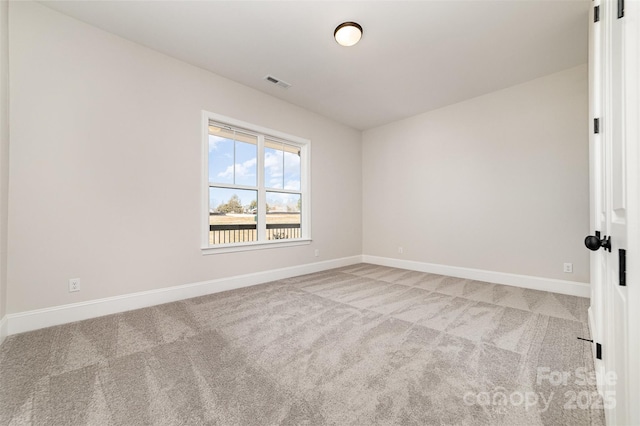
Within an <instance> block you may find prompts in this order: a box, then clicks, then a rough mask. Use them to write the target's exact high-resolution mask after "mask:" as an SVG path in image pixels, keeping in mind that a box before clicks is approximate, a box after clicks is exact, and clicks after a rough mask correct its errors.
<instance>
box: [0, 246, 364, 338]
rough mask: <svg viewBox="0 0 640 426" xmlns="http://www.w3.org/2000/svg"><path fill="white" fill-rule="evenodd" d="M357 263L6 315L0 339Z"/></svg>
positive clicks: (344, 262)
mask: <svg viewBox="0 0 640 426" xmlns="http://www.w3.org/2000/svg"><path fill="white" fill-rule="evenodd" d="M361 262H362V256H352V257H344V258H340V259H334V260H327V261H324V262H316V263H309V264H305V265H299V266H292V267H288V268H282V269H273V270H270V271H264V272H256V273H253V274H246V275H238V276H234V277H229V278H220V279H216V280H211V281H202V282H197V283H192V284H185V285H179V286H175V287H168V288H163V289H158V290H150V291H143V292H139V293H131V294H125V295H122V296H115V297H107V298H104V299H96V300H89V301H87V302H80V303H72V304H69V305H61V306H54V307H51V308H44V309H37V310H33V311H27V312H19V313H16V314H9V315H7V316H6V317H5V318H3V319H2V322H1V323H0V324H1V325H2V330H5V333H4V335H12V334H17V333H23V332H25V331H31V330H37V329H40V328H45V327H51V326H54V325H60V324H66V323H70V322H75V321H81V320H85V319H89V318H96V317H101V316H104V315H110V314H116V313H119V312H125V311H131V310H133V309H140V308H146V307H149V306H154V305H160V304H163V303H170V302H175V301H178V300H184V299H190V298H192V297H198V296H204V295H207V294H212V293H218V292H221V291H227V290H234V289H237V288H242V287H249V286H252V285H257V284H263V283H267V282H270V281H277V280H281V279H284V278H290V277H295V276H298V275H304V274H311V273H314V272H320V271H325V270H328V269H333V268H340V267H342V266H349V265H354V264H357V263H361Z"/></svg>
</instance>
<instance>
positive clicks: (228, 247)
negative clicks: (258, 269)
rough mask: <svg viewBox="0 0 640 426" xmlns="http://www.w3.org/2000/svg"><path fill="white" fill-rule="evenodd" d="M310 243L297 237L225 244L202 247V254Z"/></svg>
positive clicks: (308, 240)
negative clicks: (293, 238) (287, 239)
mask: <svg viewBox="0 0 640 426" xmlns="http://www.w3.org/2000/svg"><path fill="white" fill-rule="evenodd" d="M308 244H311V240H310V239H297V240H293V241H268V242H263V243H251V244H225V245H220V246H218V247H202V249H201V250H202V255H203V256H206V255H210V254H223V253H236V252H241V251H253V250H265V249H273V248H282V247H295V246H304V245H308Z"/></svg>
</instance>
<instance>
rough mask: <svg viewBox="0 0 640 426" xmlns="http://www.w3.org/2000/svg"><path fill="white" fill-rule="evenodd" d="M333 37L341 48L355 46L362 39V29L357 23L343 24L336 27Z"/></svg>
mask: <svg viewBox="0 0 640 426" xmlns="http://www.w3.org/2000/svg"><path fill="white" fill-rule="evenodd" d="M333 36H334V37H335V39H336V41H337V42H338V44H339V45H341V46H347V47H348V46H353V45H354V44H356V43H357V42H359V41H360V39H361V38H362V27H361V26H360V25H359V24H357V23H355V22H343V23H342V24H340V25H338V26H337V27H336V30H335V31H334V32H333Z"/></svg>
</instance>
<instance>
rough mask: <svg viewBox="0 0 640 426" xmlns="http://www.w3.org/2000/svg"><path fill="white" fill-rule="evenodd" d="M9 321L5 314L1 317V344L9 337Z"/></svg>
mask: <svg viewBox="0 0 640 426" xmlns="http://www.w3.org/2000/svg"><path fill="white" fill-rule="evenodd" d="M8 322H9V321H7V317H6V316H4V317H2V319H0V345H1V344H2V342H4V339H6V338H7V335H8V334H9V333H8V327H7V323H8Z"/></svg>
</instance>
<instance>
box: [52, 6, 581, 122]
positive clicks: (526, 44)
mask: <svg viewBox="0 0 640 426" xmlns="http://www.w3.org/2000/svg"><path fill="white" fill-rule="evenodd" d="M42 3H43V4H45V5H47V6H49V7H51V8H53V9H55V10H58V11H60V12H62V13H65V14H67V15H70V16H72V17H75V18H77V19H79V20H82V21H84V22H87V23H89V24H92V25H94V26H96V27H99V28H102V29H104V30H106V31H109V32H111V33H114V34H117V35H119V36H121V37H124V38H126V39H128V40H131V41H134V42H136V43H140V44H142V45H145V46H148V47H150V48H152V49H155V50H157V51H160V52H163V53H165V54H167V55H170V56H173V57H175V58H178V59H181V60H183V61H185V62H188V63H190V64H193V65H196V66H199V67H202V68H205V69H208V70H211V71H212V72H214V73H216V74H219V75H222V76H224V77H227V78H229V79H231V80H235V81H237V82H239V83H242V84H244V85H246V86H250V87H253V88H255V89H257V90H260V91H262V92H265V93H268V94H271V95H273V96H275V97H278V98H280V99H284V100H286V101H288V102H291V103H293V104H296V105H299V106H301V107H304V108H306V109H309V110H311V111H315V112H318V113H320V114H322V115H324V116H326V117H329V118H332V119H334V120H336V121H339V122H342V123H345V124H347V125H349V126H352V127H354V128H356V129H361V130H364V129H369V128H373V127H376V126H379V125H382V124H385V123H389V122H392V121H395V120H398V119H401V118H405V117H409V116H412V115H416V114H419V113H422V112H426V111H429V110H432V109H435V108H439V107H442V106H445V105H449V104H453V103H456V102H459V101H462V100H464V99H469V98H472V97H475V96H478V95H481V94H484V93H489V92H492V91H495V90H499V89H502V88H505V87H509V86H513V85H515V84H518V83H522V82H525V81H528V80H531V79H533V78H536V77H540V76H543V75H546V74H550V73H553V72H556V71H560V70H563V69H567V68H570V67H573V66H576V65H579V64H583V63H586V62H587V28H588V22H587V19H588V8H589V5H590V2H589V1H588V0H547V1H541V0H538V1H522V0H501V1H487V0H471V1H458V0H444V1H357V2H342V1H265V0H263V1H252V2H249V1H211V0H210V1H177V0H174V1H97V0H89V1H56V0H46V1H43V2H42ZM348 20H353V21H356V22H358V23H360V24H361V25H362V27H363V28H364V36H363V38H362V40H361V41H360V43H359V44H357V45H356V46H354V47H350V48H347V47H342V46H340V45H338V44H337V43H336V42H335V40H334V39H333V30H334V28H335V27H336V26H337V25H338V24H340V23H341V22H343V21H348ZM268 74H269V75H273V76H275V77H277V78H279V79H281V80H284V81H286V82H288V83H290V84H291V85H292V87H291V88H289V89H281V88H279V87H277V86H273V85H271V84H270V83H267V82H266V81H264V80H263V78H264V77H265V76H266V75H268Z"/></svg>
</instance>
